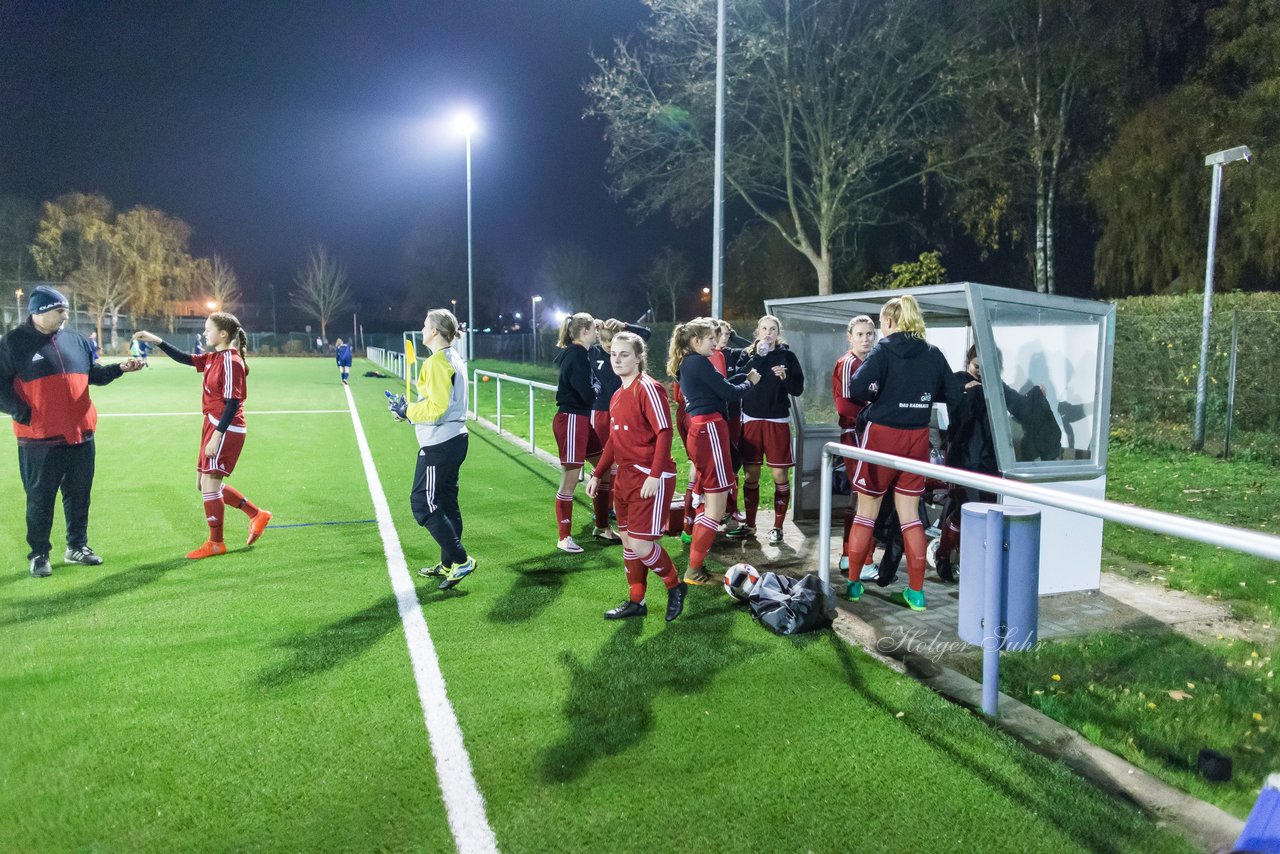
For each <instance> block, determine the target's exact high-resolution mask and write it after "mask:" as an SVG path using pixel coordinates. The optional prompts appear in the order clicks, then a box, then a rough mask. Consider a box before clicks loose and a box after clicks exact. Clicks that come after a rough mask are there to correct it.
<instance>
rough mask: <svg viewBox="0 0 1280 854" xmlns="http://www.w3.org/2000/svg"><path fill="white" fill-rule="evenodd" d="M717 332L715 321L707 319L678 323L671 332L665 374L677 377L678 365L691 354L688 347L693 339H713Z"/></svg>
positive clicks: (691, 350) (678, 373)
mask: <svg viewBox="0 0 1280 854" xmlns="http://www.w3.org/2000/svg"><path fill="white" fill-rule="evenodd" d="M718 332H719V326H718V324H717V323H716V321H714V320H712V319H711V318H709V317H698V318H695V319H693V320H690V321H689V322H688V323H678V324H676V328H675V329H674V330H672V332H671V346H670V347H669V348H668V350H667V373H668V374H670V375H671V376H673V377H679V375H680V365H681V364H683V363H684V359H685V356H688V355H689V354H690V353H692V352H693V347H692V346H690V345H691V344H692V343H693V340H694V339H695V338H712V339H714V338H715V335H716V333H718Z"/></svg>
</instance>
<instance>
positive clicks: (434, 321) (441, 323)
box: [423, 308, 462, 344]
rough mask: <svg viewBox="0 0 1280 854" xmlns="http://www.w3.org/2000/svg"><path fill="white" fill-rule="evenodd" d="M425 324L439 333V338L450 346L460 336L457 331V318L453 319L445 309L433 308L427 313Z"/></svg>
mask: <svg viewBox="0 0 1280 854" xmlns="http://www.w3.org/2000/svg"><path fill="white" fill-rule="evenodd" d="M427 323H429V324H431V328H432V329H434V330H435V331H436V332H439V333H440V337H442V338H444V340H446V341H448V342H449V343H450V344H452V343H453V342H454V341H457V340H458V338H460V337H461V335H462V333H460V332H459V331H458V318H456V317H454V316H453V312H452V311H449V309H447V308H433V309H431V311H428V312H427ZM423 343H426V342H423Z"/></svg>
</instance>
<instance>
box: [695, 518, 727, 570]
mask: <svg viewBox="0 0 1280 854" xmlns="http://www.w3.org/2000/svg"><path fill="white" fill-rule="evenodd" d="M718 533H720V525H719V523H717V522H716V521H714V520H713V519H711V518H709V517H708V516H707V514H706V513H699V514H698V520H697V521H696V522H694V524H693V544H692V545H691V546H689V568H690V569H702V565H703V564H704V563H705V562H706V560H707V552H709V551H711V544H712V543H713V542H715V539H716V534H718Z"/></svg>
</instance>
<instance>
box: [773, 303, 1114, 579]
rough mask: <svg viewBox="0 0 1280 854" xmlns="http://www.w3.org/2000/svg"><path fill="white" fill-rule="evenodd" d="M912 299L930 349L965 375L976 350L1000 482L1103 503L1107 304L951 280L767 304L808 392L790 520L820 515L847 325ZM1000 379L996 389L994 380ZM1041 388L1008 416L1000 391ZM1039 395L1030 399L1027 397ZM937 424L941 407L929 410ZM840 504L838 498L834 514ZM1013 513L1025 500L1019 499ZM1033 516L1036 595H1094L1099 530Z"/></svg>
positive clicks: (800, 405) (1052, 515) (796, 427)
mask: <svg viewBox="0 0 1280 854" xmlns="http://www.w3.org/2000/svg"><path fill="white" fill-rule="evenodd" d="M905 294H911V295H912V296H914V297H915V298H916V300H917V301H918V302H919V303H920V308H921V310H922V312H923V314H924V319H925V324H926V326H927V327H928V340H929V343H931V344H933V345H934V346H936V347H938V349H940V350H941V351H942V352H943V354H944V355H945V356H946V357H947V362H948V363H949V364H950V365H951V367H952V369H953V370H963V369H964V366H965V353H966V352H967V350H968V348H969V347H970V345H972V344H976V345H977V347H978V359H979V362H980V364H981V368H982V376H983V379H984V382H983V393H984V395H985V398H986V403H987V411H988V413H990V415H991V429H992V436H993V438H994V442H995V450H996V458H997V463H998V466H999V469H1000V472H1001V475H1002V476H1003V477H1006V478H1009V479H1012V480H1020V481H1024V482H1030V483H1038V484H1041V485H1042V486H1046V487H1050V488H1053V489H1057V490H1061V491H1063V492H1067V493H1071V494H1076V495H1082V496H1089V497H1093V498H1104V497H1105V493H1106V472H1107V437H1108V433H1109V422H1110V408H1111V370H1112V350H1113V348H1114V345H1115V307H1114V306H1112V305H1110V304H1108V303H1102V302H1096V301H1093V300H1082V299H1074V298H1071V297H1062V296H1056V295H1052V294H1041V293H1035V292H1028V291H1019V290H1013V289H1010V288H1001V287H995V286H993V285H982V284H977V283H975V282H954V283H951V284H945V285H930V286H926V287H918V288H903V289H899V290H892V291H864V292H862V293H850V294H833V295H830V296H817V297H794V298H789V299H776V300H766V301H765V309H766V310H767V311H768V313H769V314H773V315H776V316H777V317H778V319H779V320H781V321H782V328H783V337H784V338H785V339H786V340H787V341H788V342H789V344H790V346H791V348H792V349H793V350H794V351H795V354H796V356H797V357H798V358H799V360H800V364H801V366H802V367H803V368H804V372H805V391H804V394H803V395H802V396H801V397H800V398H796V399H795V400H793V403H794V404H795V405H794V406H793V407H792V415H791V417H792V428H793V432H794V437H795V460H796V474H795V485H794V486H793V490H794V495H793V502H794V503H793V507H794V512H795V515H796V516H797V518H815V517H816V516H817V514H818V508H819V503H818V502H819V498H820V496H819V495H818V490H819V484H820V480H819V478H820V471H819V468H820V466H821V462H822V446H823V445H824V444H826V443H827V442H838V441H839V440H840V428H839V426H838V423H837V421H836V411H835V403H834V401H833V400H832V396H831V373H832V369H833V368H834V366H835V361H836V359H837V358H838V357H839V356H840V355H841V354H842V353H845V352H846V351H847V350H848V343H847V340H846V338H845V329H846V327H847V325H848V323H849V320H850V319H851V318H853V317H856V316H857V315H859V314H865V315H868V316H870V317H871V319H872V320H873V321H877V319H878V316H879V313H880V308H881V306H883V305H884V304H885V303H886V302H888V301H889V300H890V299H893V298H894V297H898V296H903V295H905ZM994 377H999V378H1000V380H1001V382H994V381H992V378H994ZM1034 386H1040V387H1043V389H1044V397H1043V401H1044V402H1047V406H1046V405H1044V403H1041V402H1040V401H1039V400H1037V403H1039V404H1040V405H1039V406H1038V409H1037V411H1036V412H1035V414H1034V417H1032V418H1028V417H1027V416H1026V413H1025V411H1023V413H1022V414H1023V417H1022V418H1021V419H1018V418H1015V417H1013V415H1012V414H1011V413H1010V407H1009V405H1008V404H1007V403H1006V400H1005V396H1006V387H1007V388H1009V389H1012V390H1013V392H1015V393H1016V394H1019V395H1027V393H1028V392H1029V390H1030V389H1031V388H1032V387H1034ZM1036 397H1038V395H1036ZM935 416H936V418H935V420H936V421H937V422H940V423H939V424H938V426H940V427H942V426H945V421H946V413H945V407H943V406H941V405H938V406H937V407H935ZM845 501H846V498H845V497H843V496H836V498H835V501H834V503H833V508H834V509H833V514H832V515H833V517H836V516H837V513H836V512H835V511H838V510H841V509H842V508H843V507H844V506H845V504H844V502H845ZM1016 503H1018V504H1026V503H1027V502H1023V501H1019V502H1016ZM1037 509H1039V510H1040V511H1041V513H1042V519H1043V523H1042V530H1041V545H1040V593H1041V595H1045V594H1050V593H1061V592H1065V591H1070V590H1096V589H1097V588H1098V585H1099V581H1100V578H1101V561H1102V521H1101V520H1100V519H1094V518H1091V517H1088V516H1083V515H1080V514H1077V513H1071V512H1068V511H1065V510H1058V509H1055V508H1051V507H1044V506H1038V505H1037Z"/></svg>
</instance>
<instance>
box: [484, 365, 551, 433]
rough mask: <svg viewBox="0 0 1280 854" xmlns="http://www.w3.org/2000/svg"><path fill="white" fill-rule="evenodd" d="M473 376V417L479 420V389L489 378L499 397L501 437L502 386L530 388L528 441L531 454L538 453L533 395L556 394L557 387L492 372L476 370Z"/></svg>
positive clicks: (498, 421)
mask: <svg viewBox="0 0 1280 854" xmlns="http://www.w3.org/2000/svg"><path fill="white" fill-rule="evenodd" d="M472 376H473V379H472V382H471V388H472V389H473V390H474V393H473V394H472V395H471V417H472V418H479V413H480V401H479V399H478V398H479V389H480V388H481V378H482V377H488V378H489V379H491V380H493V382H494V394H495V395H496V396H497V407H496V408H497V419H496V424H497V428H498V435H499V436H501V435H502V433H503V432H504V431H503V429H502V384H503V383H510V384H512V385H517V386H525V387H526V388H528V390H529V440H528V441H529V453H531V454H532V453H533V452H534V451H536V450H537V447H538V445H537V440H536V439H535V437H534V431H535V429H536V425H537V422H536V420H535V419H534V402H533V393H534V391H535V390H541V391H550V392H554V391H555V390H556V387H555V386H553V385H548V384H547V383H540V382H537V381H536V380H526V379H524V378H522V377H513V376H509V375H505V374H495V373H494V372H492V371H481V370H475V371H472Z"/></svg>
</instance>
